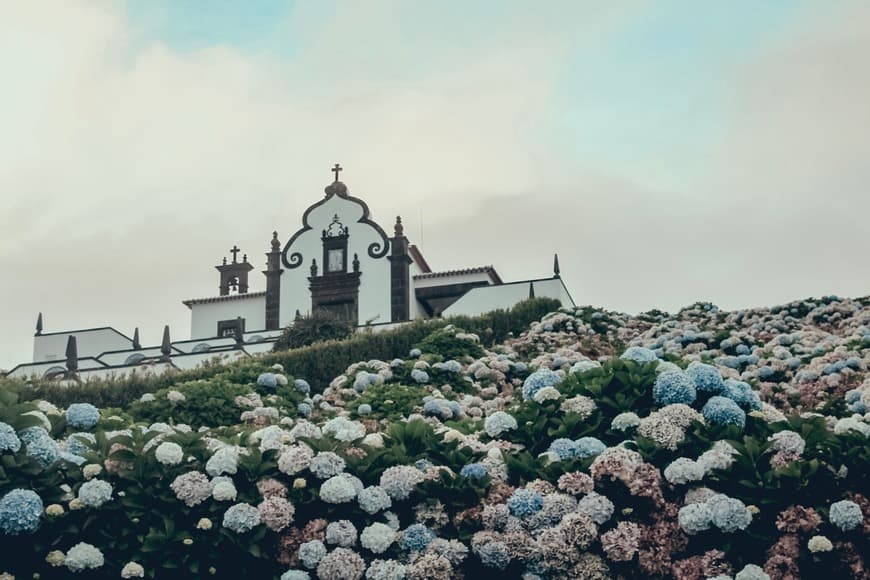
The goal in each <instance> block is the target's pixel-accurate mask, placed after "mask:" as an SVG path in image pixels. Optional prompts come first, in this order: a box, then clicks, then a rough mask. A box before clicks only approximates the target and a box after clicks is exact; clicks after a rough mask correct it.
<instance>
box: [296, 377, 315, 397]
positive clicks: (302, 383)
mask: <svg viewBox="0 0 870 580" xmlns="http://www.w3.org/2000/svg"><path fill="white" fill-rule="evenodd" d="M293 386H294V387H296V390H297V391H299V392H300V393H302V394H305V395H307V394H308V393H310V392H311V385H309V384H308V381H306V380H305V379H296V380H295V381H293Z"/></svg>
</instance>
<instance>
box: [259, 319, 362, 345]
mask: <svg viewBox="0 0 870 580" xmlns="http://www.w3.org/2000/svg"><path fill="white" fill-rule="evenodd" d="M352 334H353V325H352V324H351V323H349V322H347V321H346V320H342V319H340V318H338V317H337V316H335V315H334V314H332V313H330V312H327V311H326V310H315V311H314V312H313V313H311V314H310V315H309V316H301V317H299V318H297V319H296V320H295V321H294V322H293V324H291V325H290V326H288V327H287V328H285V329H284V333H283V334H282V335H281V336H280V338H278V340H277V341H276V342H275V345H274V346H273V347H272V350H276V351H281V350H287V349H288V348H300V347H303V346H308V345H310V344H314V343H315V342H323V341H326V340H343V339H345V338H347V337H349V336H350V335H352Z"/></svg>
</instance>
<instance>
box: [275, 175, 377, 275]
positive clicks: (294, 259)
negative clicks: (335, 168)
mask: <svg viewBox="0 0 870 580" xmlns="http://www.w3.org/2000/svg"><path fill="white" fill-rule="evenodd" d="M324 192H325V193H326V197H324V198H323V199H321V200H320V201H318V202H317V203H315V204H314V205H312V206H310V207H309V208H308V209H306V210H305V213H304V214H302V228H300V229H299V230H298V231H297V232H296V233H295V234H293V236H292V237H291V238H290V239H289V240H287V243H286V244H284V249H283V250H282V251H281V262H282V263H283V264H284V267H285V268H287V269H289V270H292V269H294V268H298V267H299V266H300V265H302V262H304V261H305V257H304V256H303V255H302V254H301V253H300V252H292V253H291V252H290V250H291V249H292V247H293V243H294V242H295V241H296V240H297V239H298V238H299V236H301V235H302V234H304V233H305V232H307V231H310V230H311V229H313V228H312V226H311V225H310V224H309V223H308V217H309V216H310V215H311V212H313V211H314V210H315V209H317V208H318V207H320V206H322V205H323V204H325V203H326V202H328V201H329V200H330V199H332V198H333V197H335V196H338V197H340V198H342V199H346V200H348V201H351V202H353V203H356V204H357V205H359V206H360V207H361V208H362V217H360V218H359V219H358V220H357V223H361V224H366V225H368V226H371V227H372V228H373V229H374V230H375V231H376V232H377V233H378V235H379V236H380V238H381V239H380V240H379V241H375V242H372V243H371V244H369V246H368V249H367V252H368V255H369V256H370V257H371V258H375V259H377V258H383V257H384V256H386V255H387V252H389V250H390V240H389V238H388V237H387V234H386V232H384V229H383V228H382V227H381V226H379V225H378V224H377V223H375V222H374V221H372V220H371V217H370V216H371V214H370V213H369V206H368V205H367V204H366V202H364V201H363V200H361V199H359V198H357V197H353V196H351V195H349V194H348V191H347V186H346V185H345V184H344V183H342V182H340V181H334V182H333V183H330V184H329V185H328V186H326V189H325V190H324Z"/></svg>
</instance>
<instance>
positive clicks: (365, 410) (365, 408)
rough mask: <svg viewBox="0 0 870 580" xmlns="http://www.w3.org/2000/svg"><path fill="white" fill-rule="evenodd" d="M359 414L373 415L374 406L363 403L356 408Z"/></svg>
mask: <svg viewBox="0 0 870 580" xmlns="http://www.w3.org/2000/svg"><path fill="white" fill-rule="evenodd" d="M356 413H357V415H371V414H372V406H371V405H369V404H368V403H363V404H362V405H360V406H359V407H357V408H356Z"/></svg>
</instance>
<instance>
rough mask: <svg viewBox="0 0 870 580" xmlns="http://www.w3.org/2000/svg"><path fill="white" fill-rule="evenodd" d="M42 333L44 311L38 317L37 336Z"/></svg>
mask: <svg viewBox="0 0 870 580" xmlns="http://www.w3.org/2000/svg"><path fill="white" fill-rule="evenodd" d="M40 334H42V312H40V313H39V316H37V317H36V336H39V335H40Z"/></svg>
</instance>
